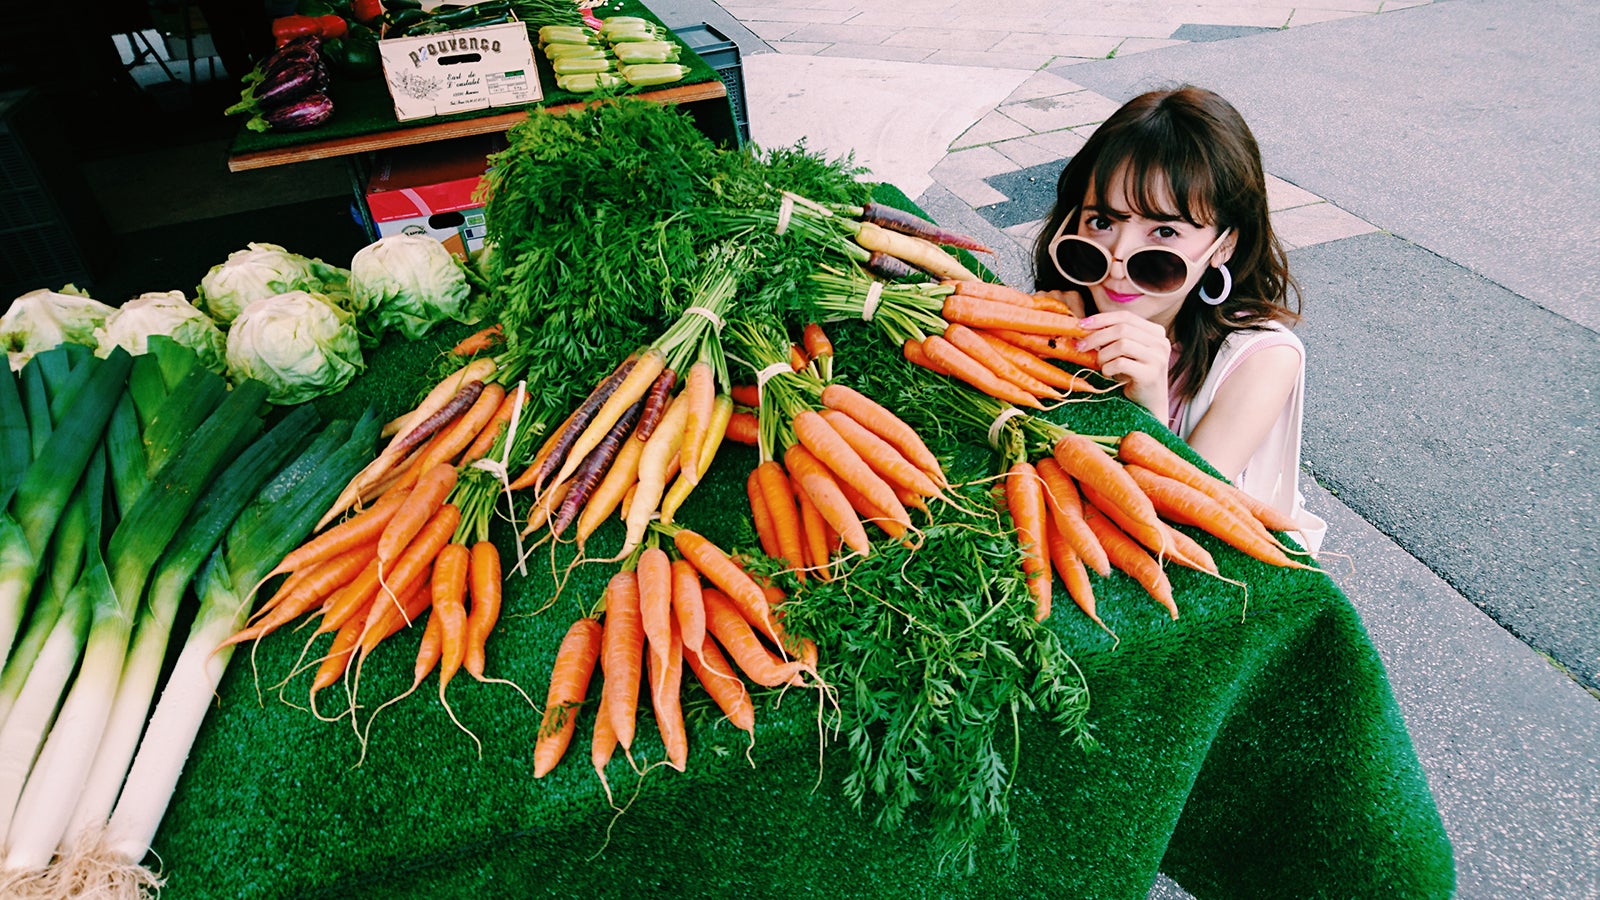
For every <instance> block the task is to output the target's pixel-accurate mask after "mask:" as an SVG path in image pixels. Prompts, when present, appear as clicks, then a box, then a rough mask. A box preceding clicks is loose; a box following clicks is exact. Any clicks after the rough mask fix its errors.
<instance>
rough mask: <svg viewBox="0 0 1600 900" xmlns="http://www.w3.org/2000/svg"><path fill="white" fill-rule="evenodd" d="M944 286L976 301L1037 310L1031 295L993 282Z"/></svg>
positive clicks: (951, 283)
mask: <svg viewBox="0 0 1600 900" xmlns="http://www.w3.org/2000/svg"><path fill="white" fill-rule="evenodd" d="M945 284H946V285H947V286H949V287H951V288H954V289H955V293H957V294H961V295H962V296H965V297H972V298H974V299H977V300H992V301H994V302H995V303H1007V304H1010V305H1011V306H1023V307H1027V308H1029V309H1038V308H1039V305H1038V304H1037V303H1036V302H1035V301H1034V297H1033V295H1032V294H1030V293H1027V292H1026V291H1019V290H1017V289H1016V288H1014V287H1011V286H1009V285H1005V284H1000V283H998V282H994V281H947V282H945Z"/></svg>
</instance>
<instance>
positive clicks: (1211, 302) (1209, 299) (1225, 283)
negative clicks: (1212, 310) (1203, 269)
mask: <svg viewBox="0 0 1600 900" xmlns="http://www.w3.org/2000/svg"><path fill="white" fill-rule="evenodd" d="M1217 271H1219V272H1221V273H1222V292H1221V293H1220V294H1218V295H1217V296H1215V297H1213V296H1211V295H1210V294H1208V293H1206V280H1205V279H1204V278H1201V279H1200V299H1201V300H1202V301H1204V302H1205V304H1206V305H1207V306H1216V305H1218V304H1220V303H1221V302H1222V301H1224V300H1226V299H1228V295H1229V294H1231V293H1233V273H1232V272H1229V271H1228V264H1227V263H1222V264H1220V265H1218V266H1217Z"/></svg>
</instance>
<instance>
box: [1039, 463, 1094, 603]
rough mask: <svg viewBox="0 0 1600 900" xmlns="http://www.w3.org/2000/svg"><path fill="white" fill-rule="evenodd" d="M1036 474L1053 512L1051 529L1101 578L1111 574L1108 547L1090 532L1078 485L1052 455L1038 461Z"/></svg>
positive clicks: (1051, 512) (1048, 506)
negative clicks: (1107, 553) (1102, 545)
mask: <svg viewBox="0 0 1600 900" xmlns="http://www.w3.org/2000/svg"><path fill="white" fill-rule="evenodd" d="M1034 471H1036V472H1038V473H1039V478H1040V479H1041V480H1042V481H1043V483H1044V503H1045V508H1047V509H1048V510H1049V511H1050V524H1051V526H1052V528H1053V529H1054V530H1055V531H1057V532H1059V533H1060V534H1061V537H1062V539H1063V540H1065V541H1066V542H1067V543H1068V544H1069V545H1071V547H1072V549H1073V550H1074V551H1076V552H1077V554H1078V556H1079V557H1081V558H1082V559H1083V561H1084V562H1085V563H1087V564H1088V566H1089V568H1091V569H1093V570H1094V571H1095V574H1097V575H1099V576H1100V577H1102V578H1104V577H1105V576H1107V575H1110V574H1111V561H1110V560H1109V559H1107V558H1106V551H1105V548H1104V547H1101V546H1100V542H1099V541H1098V540H1097V539H1096V538H1095V536H1094V532H1093V531H1090V530H1089V525H1088V523H1086V522H1084V521H1083V498H1082V497H1081V496H1079V494H1078V486H1077V485H1075V484H1073V483H1072V479H1071V478H1070V477H1068V475H1067V473H1066V472H1064V471H1062V469H1061V464H1060V463H1058V462H1056V460H1055V457H1053V456H1046V457H1044V458H1043V459H1041V460H1039V462H1038V463H1036V464H1035V465H1034Z"/></svg>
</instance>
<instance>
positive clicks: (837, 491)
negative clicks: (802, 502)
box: [783, 444, 872, 554]
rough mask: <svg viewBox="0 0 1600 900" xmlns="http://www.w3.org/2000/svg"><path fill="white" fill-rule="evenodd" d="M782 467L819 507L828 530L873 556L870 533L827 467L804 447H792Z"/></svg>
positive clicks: (853, 546)
mask: <svg viewBox="0 0 1600 900" xmlns="http://www.w3.org/2000/svg"><path fill="white" fill-rule="evenodd" d="M783 464H784V466H785V467H786V468H787V469H788V470H789V472H790V474H791V476H792V477H793V478H794V479H795V481H797V482H799V484H800V489H801V490H802V491H804V492H805V495H806V496H807V497H808V498H810V500H811V502H812V503H814V504H816V507H817V512H818V513H820V514H821V516H822V518H823V520H824V521H826V522H827V523H828V527H829V528H831V529H833V531H834V533H835V534H837V535H839V537H840V539H841V540H842V541H843V542H844V543H845V544H846V545H847V546H849V548H850V549H851V550H853V551H855V552H856V553H861V554H865V553H868V552H870V551H871V549H872V542H871V541H870V540H869V539H868V538H867V529H866V528H865V527H864V526H863V525H862V524H861V517H860V515H859V514H857V512H856V510H855V507H854V506H852V505H851V503H850V499H849V497H848V496H847V495H846V494H845V493H844V489H843V488H842V487H841V486H840V485H839V481H838V478H837V477H836V476H835V475H834V474H833V473H832V472H831V471H829V470H828V467H827V466H824V465H823V464H822V462H821V461H820V460H818V459H817V458H816V457H815V456H813V455H812V454H811V451H810V450H807V449H806V448H805V446H804V445H801V444H792V445H790V447H789V449H788V450H786V451H784V454H783Z"/></svg>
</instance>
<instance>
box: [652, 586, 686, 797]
mask: <svg viewBox="0 0 1600 900" xmlns="http://www.w3.org/2000/svg"><path fill="white" fill-rule="evenodd" d="M648 668H649V673H650V706H651V708H652V709H654V710H655V714H656V729H657V730H658V731H660V732H661V745H662V746H663V747H664V748H666V751H667V764H668V765H670V766H672V767H673V768H674V769H677V770H678V771H679V772H682V771H683V770H684V768H685V767H687V766H688V764H689V735H688V732H687V731H686V730H685V729H684V725H683V703H682V699H681V697H680V695H679V691H680V690H682V687H683V639H682V638H681V637H679V635H678V624H677V623H676V622H673V621H672V620H671V619H670V618H669V619H668V620H667V647H666V652H665V653H661V654H657V653H654V652H652V653H651V654H650V659H649V660H648Z"/></svg>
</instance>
